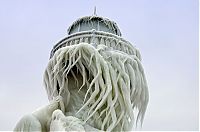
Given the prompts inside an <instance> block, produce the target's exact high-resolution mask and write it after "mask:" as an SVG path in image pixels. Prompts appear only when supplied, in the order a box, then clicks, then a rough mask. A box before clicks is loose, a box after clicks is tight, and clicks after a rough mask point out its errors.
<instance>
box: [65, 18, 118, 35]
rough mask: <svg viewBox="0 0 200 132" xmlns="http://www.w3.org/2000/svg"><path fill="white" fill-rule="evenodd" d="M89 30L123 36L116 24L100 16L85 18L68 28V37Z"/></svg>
mask: <svg viewBox="0 0 200 132" xmlns="http://www.w3.org/2000/svg"><path fill="white" fill-rule="evenodd" d="M89 30H96V31H103V32H109V33H112V34H115V35H118V36H121V32H120V30H119V28H118V26H117V24H116V23H115V22H113V21H111V20H109V19H107V18H103V17H99V16H85V17H81V18H79V19H77V20H76V21H75V22H73V24H72V25H71V26H70V27H69V28H68V35H71V34H73V33H77V32H82V31H89Z"/></svg>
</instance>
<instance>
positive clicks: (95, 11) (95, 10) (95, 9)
mask: <svg viewBox="0 0 200 132" xmlns="http://www.w3.org/2000/svg"><path fill="white" fill-rule="evenodd" d="M93 16H97V8H96V6H94V14H93Z"/></svg>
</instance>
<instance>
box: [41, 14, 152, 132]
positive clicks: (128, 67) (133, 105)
mask: <svg viewBox="0 0 200 132" xmlns="http://www.w3.org/2000/svg"><path fill="white" fill-rule="evenodd" d="M72 78H74V79H72ZM44 80H45V86H46V90H47V94H48V97H49V100H53V98H55V97H57V96H59V95H61V96H63V97H68V98H67V99H66V100H68V101H66V102H65V107H66V111H68V112H69V111H70V112H71V113H73V114H72V115H74V116H76V117H78V118H80V119H81V120H82V121H84V122H85V123H88V124H89V125H90V126H92V127H94V128H97V129H100V130H108V131H110V130H131V127H132V126H133V125H134V124H137V123H138V122H142V121H143V117H144V113H145V110H146V107H147V103H148V98H149V96H148V89H147V83H146V79H145V74H144V70H143V68H142V64H141V56H140V53H139V51H138V50H137V49H136V48H135V47H134V46H133V45H132V44H131V43H130V42H128V41H127V40H125V39H124V38H122V34H121V32H120V30H119V28H118V26H117V24H116V23H115V22H113V21H111V20H109V19H107V18H103V17H100V16H96V15H93V16H85V17H82V18H79V19H78V20H76V21H75V22H73V24H72V25H71V26H70V27H69V28H68V35H67V36H66V37H65V38H63V39H62V40H61V41H59V42H58V43H57V44H56V45H55V46H54V47H53V49H52V51H51V55H50V62H49V64H48V67H47V69H46V72H45V79H44ZM73 80H74V83H72V82H73ZM63 82H64V83H63ZM70 83H71V84H70ZM75 84H82V85H77V86H75ZM71 87H73V88H71ZM63 89H67V92H66V91H65V94H63ZM74 89H77V91H76V92H73V90H74ZM70 90H71V91H70ZM81 90H82V91H83V93H82V94H79V91H81ZM66 93H67V94H66ZM74 93H75V94H74ZM69 95H70V97H69ZM83 95H84V98H83ZM75 97H82V98H80V99H77V98H76V99H73V98H75ZM74 100H76V101H74ZM80 100H82V102H81V103H80ZM83 100H84V101H83ZM77 102H79V104H78V103H77ZM75 107H76V108H75ZM72 108H75V109H72ZM72 111H73V112H72ZM80 113H82V114H80ZM83 115H84V116H83Z"/></svg>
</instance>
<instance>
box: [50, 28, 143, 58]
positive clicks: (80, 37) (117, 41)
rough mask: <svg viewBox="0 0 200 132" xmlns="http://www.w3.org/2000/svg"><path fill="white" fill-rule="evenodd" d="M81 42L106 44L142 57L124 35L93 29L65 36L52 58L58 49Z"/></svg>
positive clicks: (52, 52)
mask: <svg viewBox="0 0 200 132" xmlns="http://www.w3.org/2000/svg"><path fill="white" fill-rule="evenodd" d="M81 42H85V43H88V44H95V45H99V44H102V45H106V46H108V47H110V48H112V49H113V50H119V51H122V52H125V53H127V54H129V55H136V56H137V57H138V58H139V59H141V56H140V53H139V51H138V50H137V49H136V48H135V47H134V46H133V45H132V44H131V43H130V42H128V41H126V40H125V39H123V38H122V37H119V36H117V35H115V34H112V33H108V32H103V31H92V30H91V31H82V32H77V33H74V34H71V35H69V36H67V37H65V38H64V39H62V40H61V41H59V42H58V43H57V44H56V45H55V46H54V47H53V49H52V51H51V54H50V58H51V57H53V55H54V53H55V52H56V51H57V50H58V49H60V48H62V47H65V46H70V45H75V44H79V43H81Z"/></svg>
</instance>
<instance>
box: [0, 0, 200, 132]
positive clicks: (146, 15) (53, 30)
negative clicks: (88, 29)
mask: <svg viewBox="0 0 200 132" xmlns="http://www.w3.org/2000/svg"><path fill="white" fill-rule="evenodd" d="M95 5H96V6H97V14H98V15H99V16H104V17H108V18H110V19H111V20H113V21H115V22H116V23H117V24H118V26H119V27H120V29H121V32H122V35H123V37H124V38H125V39H126V40H128V41H130V42H131V43H132V44H133V45H136V47H137V48H139V50H140V52H141V55H142V58H143V61H142V63H143V66H144V68H145V73H146V76H147V80H148V85H149V92H150V101H149V105H148V109H147V112H146V116H145V119H144V124H143V129H142V130H198V127H199V126H198V124H199V120H198V117H199V113H198V112H199V106H198V104H199V103H198V96H199V95H198V93H199V91H198V90H199V89H198V5H199V4H198V0H109V1H108V0H84V1H83V0H82V1H81V0H72V1H66V0H1V1H0V46H1V52H0V58H1V61H0V106H1V109H0V117H1V118H0V124H1V125H0V130H12V129H13V128H14V126H15V124H16V122H17V121H18V120H19V119H20V118H21V117H22V116H23V115H25V114H28V113H30V112H32V111H34V110H35V109H36V108H38V107H41V106H43V105H45V104H47V103H48V100H47V95H46V91H45V89H44V87H43V84H42V76H43V72H44V69H45V67H46V65H47V62H48V59H49V53H50V50H51V49H52V46H53V45H54V44H55V43H56V42H57V41H58V40H60V39H62V38H63V37H65V36H66V35H67V27H68V26H69V25H70V24H71V23H72V22H73V21H74V20H76V19H77V18H79V17H81V16H86V15H91V14H93V8H94V6H95Z"/></svg>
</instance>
